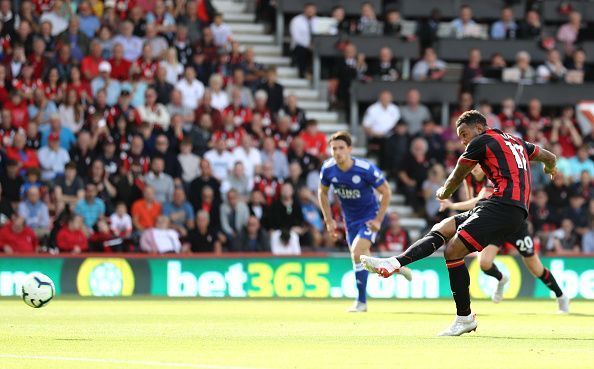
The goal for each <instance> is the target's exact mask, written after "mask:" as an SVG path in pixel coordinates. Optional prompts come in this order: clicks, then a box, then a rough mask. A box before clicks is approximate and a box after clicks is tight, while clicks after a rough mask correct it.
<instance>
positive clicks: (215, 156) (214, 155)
mask: <svg viewBox="0 0 594 369" xmlns="http://www.w3.org/2000/svg"><path fill="white" fill-rule="evenodd" d="M204 159H206V160H208V162H209V163H210V165H211V166H212V168H213V173H214V176H215V177H216V178H217V179H218V180H219V181H221V182H222V181H224V180H225V179H226V178H227V176H228V175H229V171H230V170H231V168H232V166H233V163H234V162H235V159H234V157H233V154H231V153H230V152H229V151H228V150H227V148H226V144H225V141H224V140H223V139H222V138H218V139H215V141H214V144H213V148H212V149H211V150H209V151H207V152H206V153H205V154H204Z"/></svg>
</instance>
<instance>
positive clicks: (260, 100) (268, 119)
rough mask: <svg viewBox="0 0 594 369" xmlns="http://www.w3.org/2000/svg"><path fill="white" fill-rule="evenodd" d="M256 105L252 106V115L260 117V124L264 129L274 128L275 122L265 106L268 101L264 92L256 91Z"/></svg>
mask: <svg viewBox="0 0 594 369" xmlns="http://www.w3.org/2000/svg"><path fill="white" fill-rule="evenodd" d="M254 98H255V102H256V105H255V106H254V113H258V114H260V115H261V116H262V123H263V124H264V127H274V125H275V123H276V121H275V118H274V116H273V115H272V112H271V111H270V109H268V106H267V105H266V103H267V101H268V93H267V92H266V91H264V90H258V91H256V94H255V95H254Z"/></svg>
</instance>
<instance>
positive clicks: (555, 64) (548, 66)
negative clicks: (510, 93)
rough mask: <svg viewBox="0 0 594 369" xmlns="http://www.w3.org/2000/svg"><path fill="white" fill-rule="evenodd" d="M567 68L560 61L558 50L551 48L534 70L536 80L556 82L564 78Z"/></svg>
mask: <svg viewBox="0 0 594 369" xmlns="http://www.w3.org/2000/svg"><path fill="white" fill-rule="evenodd" d="M566 73H567V69H566V68H565V67H564V66H563V63H562V62H561V57H560V56H559V51H557V50H556V49H551V50H549V51H548V52H547V60H546V61H545V63H544V64H543V65H541V66H539V67H538V69H537V70H536V76H537V82H541V83H545V82H558V81H563V80H564V79H565V74H566Z"/></svg>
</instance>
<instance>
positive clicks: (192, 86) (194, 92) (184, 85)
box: [175, 65, 204, 119]
mask: <svg viewBox="0 0 594 369" xmlns="http://www.w3.org/2000/svg"><path fill="white" fill-rule="evenodd" d="M175 88H176V89H178V90H180V91H181V93H182V96H183V104H184V106H185V107H188V108H190V109H192V110H194V109H196V108H197V107H198V101H200V100H201V99H202V96H203V95H204V84H202V82H200V81H199V80H197V79H196V71H195V70H194V67H192V66H191V65H187V66H186V69H185V71H184V78H182V79H180V80H179V82H177V84H176V85H175ZM196 118H197V119H198V114H196Z"/></svg>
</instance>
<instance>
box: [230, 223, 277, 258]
mask: <svg viewBox="0 0 594 369" xmlns="http://www.w3.org/2000/svg"><path fill="white" fill-rule="evenodd" d="M230 251H236V252H267V251H270V239H269V237H268V235H267V234H266V231H265V230H264V229H262V226H261V225H260V221H259V220H258V218H257V217H255V216H253V215H252V216H250V217H249V218H248V220H247V224H246V225H245V227H244V228H243V229H241V231H240V232H239V234H238V236H237V237H236V238H235V239H234V241H233V244H232V247H231V250H230Z"/></svg>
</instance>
